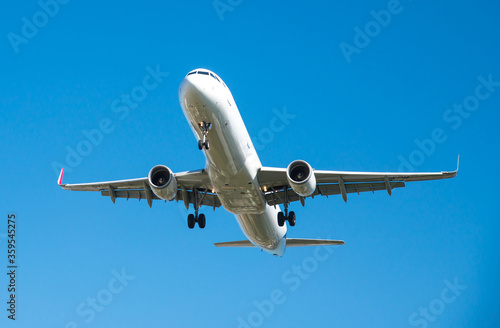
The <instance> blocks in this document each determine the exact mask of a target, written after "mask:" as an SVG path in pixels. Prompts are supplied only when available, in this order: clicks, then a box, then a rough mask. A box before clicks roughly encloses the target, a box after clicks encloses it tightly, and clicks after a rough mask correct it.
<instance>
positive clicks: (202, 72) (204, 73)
mask: <svg viewBox="0 0 500 328" xmlns="http://www.w3.org/2000/svg"><path fill="white" fill-rule="evenodd" d="M198 74H203V75H208V72H204V71H198Z"/></svg>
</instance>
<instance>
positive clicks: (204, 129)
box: [198, 121, 212, 150]
mask: <svg viewBox="0 0 500 328" xmlns="http://www.w3.org/2000/svg"><path fill="white" fill-rule="evenodd" d="M198 126H199V127H200V129H201V134H202V136H203V137H202V139H201V140H198V149H199V150H202V149H203V148H205V149H206V150H208V149H209V148H210V144H209V142H208V139H207V135H208V130H210V126H212V123H207V122H205V121H203V122H201V123H198Z"/></svg>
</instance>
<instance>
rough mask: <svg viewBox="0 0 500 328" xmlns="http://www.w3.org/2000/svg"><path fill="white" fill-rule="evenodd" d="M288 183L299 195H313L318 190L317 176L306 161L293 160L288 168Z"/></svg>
mask: <svg viewBox="0 0 500 328" xmlns="http://www.w3.org/2000/svg"><path fill="white" fill-rule="evenodd" d="M286 178H287V179H288V183H290V186H291V187H292V189H293V191H295V192H296V193H297V194H298V195H299V196H302V197H308V196H311V195H312V194H313V193H314V191H315V190H316V177H315V176H314V172H313V169H312V167H311V165H309V163H307V162H306V161H301V160H297V161H293V162H291V163H290V165H288V167H287V168H286Z"/></svg>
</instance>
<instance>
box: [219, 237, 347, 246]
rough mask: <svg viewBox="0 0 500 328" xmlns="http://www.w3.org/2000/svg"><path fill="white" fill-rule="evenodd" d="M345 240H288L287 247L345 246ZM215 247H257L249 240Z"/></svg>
mask: <svg viewBox="0 0 500 328" xmlns="http://www.w3.org/2000/svg"><path fill="white" fill-rule="evenodd" d="M344 244H345V243H344V241H343V240H330V239H299V238H287V239H286V246H287V247H301V246H320V245H344ZM214 245H215V247H255V245H254V244H252V243H251V242H250V241H249V240H237V241H227V242H223V243H214Z"/></svg>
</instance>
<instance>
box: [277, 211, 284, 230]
mask: <svg viewBox="0 0 500 328" xmlns="http://www.w3.org/2000/svg"><path fill="white" fill-rule="evenodd" d="M278 225H279V226H280V227H282V226H284V225H285V215H284V214H283V212H279V213H278Z"/></svg>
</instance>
